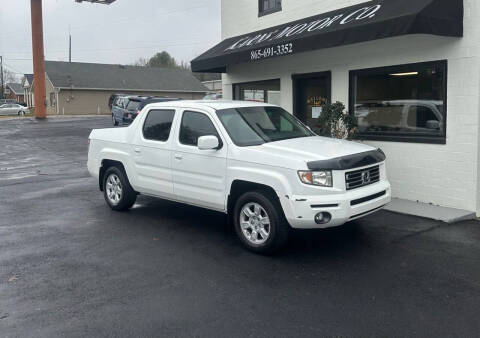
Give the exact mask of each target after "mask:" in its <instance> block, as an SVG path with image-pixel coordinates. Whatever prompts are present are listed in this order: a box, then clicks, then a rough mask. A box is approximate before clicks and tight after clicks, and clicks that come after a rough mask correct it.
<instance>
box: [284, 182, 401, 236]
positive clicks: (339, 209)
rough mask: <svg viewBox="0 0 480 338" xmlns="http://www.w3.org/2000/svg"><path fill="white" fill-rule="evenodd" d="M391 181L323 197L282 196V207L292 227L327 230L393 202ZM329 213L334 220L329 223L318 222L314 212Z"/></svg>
mask: <svg viewBox="0 0 480 338" xmlns="http://www.w3.org/2000/svg"><path fill="white" fill-rule="evenodd" d="M391 199H392V193H391V188H390V183H389V182H388V181H381V182H379V183H376V184H372V185H369V186H365V187H363V188H359V189H355V190H350V191H346V192H344V193H342V194H334V195H322V196H288V197H287V196H283V197H281V199H280V200H281V203H282V207H283V209H284V212H285V216H286V218H287V221H288V222H289V223H290V225H291V226H292V228H297V229H325V228H331V227H336V226H340V225H343V224H345V223H347V222H349V221H352V220H355V219H358V218H361V217H364V216H367V215H369V214H371V213H373V212H375V211H378V210H379V209H381V208H383V207H384V206H385V205H387V204H388V203H390V201H391ZM320 212H328V213H330V214H331V216H332V219H331V221H330V222H328V223H327V224H317V223H315V215H317V214H318V213H320Z"/></svg>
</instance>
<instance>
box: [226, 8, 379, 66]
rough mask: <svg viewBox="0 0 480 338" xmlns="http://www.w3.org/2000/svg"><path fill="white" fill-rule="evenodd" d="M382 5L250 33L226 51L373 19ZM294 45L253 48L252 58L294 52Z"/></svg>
mask: <svg viewBox="0 0 480 338" xmlns="http://www.w3.org/2000/svg"><path fill="white" fill-rule="evenodd" d="M381 8H382V5H374V6H367V7H362V8H359V9H357V10H354V11H352V12H349V13H341V14H337V15H335V16H325V17H324V18H321V19H316V20H312V21H307V22H300V23H297V24H295V25H292V26H286V27H283V28H278V29H274V30H271V31H269V32H265V33H260V34H256V35H254V36H252V35H248V36H245V37H242V38H241V39H239V40H237V41H235V43H233V44H232V45H230V46H229V47H228V48H226V49H225V52H229V51H234V50H237V49H240V48H243V47H251V46H255V45H257V44H260V43H264V42H275V41H276V40H279V39H285V38H291V37H297V36H298V37H301V36H302V35H307V34H308V33H315V32H319V31H322V30H324V29H326V28H328V27H332V28H334V26H340V27H341V26H344V25H348V24H350V23H352V22H356V21H361V20H367V19H373V18H374V17H375V15H376V14H377V12H378V11H380V10H381ZM293 50H294V45H293V43H292V42H289V43H286V44H279V45H276V46H273V47H269V48H265V49H259V50H253V51H252V55H251V59H252V60H259V59H264V58H268V57H272V56H281V55H287V54H291V53H293Z"/></svg>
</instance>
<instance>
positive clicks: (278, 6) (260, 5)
mask: <svg viewBox="0 0 480 338" xmlns="http://www.w3.org/2000/svg"><path fill="white" fill-rule="evenodd" d="M263 1H264V0H258V17H259V18H260V17H262V16H265V15H269V14H273V13H277V12H281V11H282V0H275V7H274V8H273V9H267V10H264V9H263Z"/></svg>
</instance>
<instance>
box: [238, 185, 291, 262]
mask: <svg viewBox="0 0 480 338" xmlns="http://www.w3.org/2000/svg"><path fill="white" fill-rule="evenodd" d="M248 210H249V211H248ZM265 217H266V218H265ZM233 220H234V221H233V224H234V227H235V232H236V233H237V236H238V238H239V239H240V242H241V243H242V244H243V246H244V247H246V248H247V249H248V250H250V251H253V252H255V253H258V254H264V255H268V254H272V253H275V252H276V251H278V250H280V249H281V248H282V247H284V246H285V245H286V244H287V242H288V237H289V232H290V225H289V224H288V222H287V220H286V219H285V216H284V214H283V210H282V207H281V205H280V203H279V201H278V199H277V197H276V196H273V194H271V193H268V192H265V191H261V190H259V191H251V192H246V193H244V194H243V195H241V196H240V197H239V198H238V200H237V201H236V203H235V207H234V210H233ZM267 224H268V225H267Z"/></svg>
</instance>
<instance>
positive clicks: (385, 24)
mask: <svg viewBox="0 0 480 338" xmlns="http://www.w3.org/2000/svg"><path fill="white" fill-rule="evenodd" d="M408 34H431V35H439V36H449V37H462V36H463V0H401V1H399V0H373V1H368V2H365V3H362V4H359V5H355V6H350V7H346V8H342V9H339V10H336V11H332V12H328V13H323V14H320V15H315V16H311V17H308V18H305V19H301V20H297V21H293V22H290V23H287V24H283V25H279V26H275V27H271V28H268V29H264V30H260V31H256V32H252V33H249V34H244V35H241V36H236V37H233V38H229V39H226V40H224V41H222V42H220V43H219V44H218V45H216V46H215V47H213V48H212V49H210V50H208V51H207V52H205V53H204V54H202V55H200V56H199V57H197V58H196V59H194V60H193V61H192V71H194V72H212V73H224V72H226V69H227V66H228V65H232V64H239V63H247V62H254V61H258V60H263V59H269V58H273V57H280V56H286V55H292V54H296V53H301V52H307V51H312V50H318V49H323V48H330V47H337V46H342V45H348V44H353V43H359V42H365V41H372V40H377V39H383V38H389V37H395V36H401V35H408Z"/></svg>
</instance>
